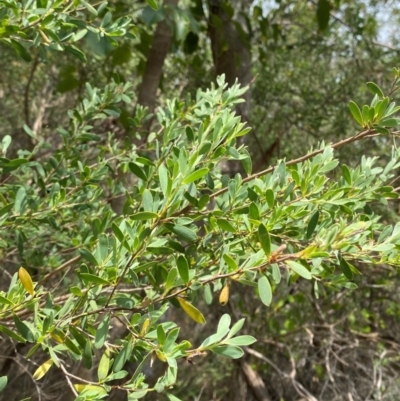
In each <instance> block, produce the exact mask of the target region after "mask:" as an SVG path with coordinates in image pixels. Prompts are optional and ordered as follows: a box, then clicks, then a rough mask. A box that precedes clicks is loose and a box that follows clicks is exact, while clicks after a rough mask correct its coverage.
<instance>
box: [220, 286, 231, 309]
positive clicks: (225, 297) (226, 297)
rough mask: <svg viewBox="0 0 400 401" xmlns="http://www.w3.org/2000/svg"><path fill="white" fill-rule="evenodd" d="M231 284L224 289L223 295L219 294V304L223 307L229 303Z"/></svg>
mask: <svg viewBox="0 0 400 401" xmlns="http://www.w3.org/2000/svg"><path fill="white" fill-rule="evenodd" d="M229 287H230V286H229V283H226V284H225V287H224V288H223V289H222V291H221V293H220V294H219V303H220V304H221V305H222V306H225V305H226V304H227V303H228V301H229Z"/></svg>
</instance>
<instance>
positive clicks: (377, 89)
mask: <svg viewBox="0 0 400 401" xmlns="http://www.w3.org/2000/svg"><path fill="white" fill-rule="evenodd" d="M367 87H368V89H369V91H370V92H371V93H372V94H373V95H377V96H378V97H380V98H383V97H384V96H385V95H384V94H383V92H382V89H381V88H380V87H379V86H378V85H377V84H375V83H374V82H367Z"/></svg>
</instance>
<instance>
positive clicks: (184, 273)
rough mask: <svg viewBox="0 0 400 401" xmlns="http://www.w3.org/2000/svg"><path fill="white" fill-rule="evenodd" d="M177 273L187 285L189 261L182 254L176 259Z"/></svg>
mask: <svg viewBox="0 0 400 401" xmlns="http://www.w3.org/2000/svg"><path fill="white" fill-rule="evenodd" d="M176 265H177V267H178V272H179V275H180V276H181V279H182V280H183V282H184V283H185V284H186V285H187V284H188V282H189V263H188V261H187V260H186V258H185V257H184V256H183V255H179V256H178V258H177V259H176Z"/></svg>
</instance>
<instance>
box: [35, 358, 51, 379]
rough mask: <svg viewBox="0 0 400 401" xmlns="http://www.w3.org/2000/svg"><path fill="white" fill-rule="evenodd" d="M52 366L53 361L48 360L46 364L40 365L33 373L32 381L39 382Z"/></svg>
mask: <svg viewBox="0 0 400 401" xmlns="http://www.w3.org/2000/svg"><path fill="white" fill-rule="evenodd" d="M52 365H53V360H52V359H48V360H47V361H46V362H44V363H42V364H41V365H40V366H39V367H38V368H37V369H36V370H35V373H34V374H33V376H32V377H33V379H35V380H40V379H41V378H42V377H43V376H44V375H45V374H46V373H47V372H48V371H49V369H50V368H51V366H52Z"/></svg>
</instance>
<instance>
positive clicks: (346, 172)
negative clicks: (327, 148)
mask: <svg viewBox="0 0 400 401" xmlns="http://www.w3.org/2000/svg"><path fill="white" fill-rule="evenodd" d="M342 174H343V177H344V179H345V181H346V183H347V184H349V185H351V184H352V181H351V173H350V169H349V168H348V167H347V166H346V165H345V164H342Z"/></svg>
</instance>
